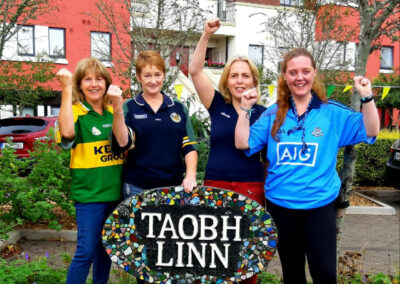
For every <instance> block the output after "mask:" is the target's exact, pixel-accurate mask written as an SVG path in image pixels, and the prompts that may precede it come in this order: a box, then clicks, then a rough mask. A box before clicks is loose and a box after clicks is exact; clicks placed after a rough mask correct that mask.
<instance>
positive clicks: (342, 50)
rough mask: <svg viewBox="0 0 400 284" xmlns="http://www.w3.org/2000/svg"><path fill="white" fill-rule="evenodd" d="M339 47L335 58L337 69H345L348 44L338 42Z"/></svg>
mask: <svg viewBox="0 0 400 284" xmlns="http://www.w3.org/2000/svg"><path fill="white" fill-rule="evenodd" d="M337 44H338V47H337V49H336V53H335V58H336V64H337V65H338V66H337V67H343V66H344V65H345V64H347V42H344V41H338V42H337Z"/></svg>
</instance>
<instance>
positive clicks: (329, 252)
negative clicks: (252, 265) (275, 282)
mask: <svg viewBox="0 0 400 284" xmlns="http://www.w3.org/2000/svg"><path fill="white" fill-rule="evenodd" d="M267 210H268V212H269V213H270V214H271V216H272V219H273V220H274V222H275V225H276V227H277V229H278V252H279V258H280V260H281V265H282V272H283V281H284V283H285V284H292V283H295V284H302V283H307V281H306V274H305V260H306V256H307V261H308V266H309V269H310V274H311V277H312V279H313V283H314V284H317V283H321V284H322V283H323V284H331V283H332V284H336V281H337V280H336V214H335V203H334V202H332V203H330V204H328V205H325V206H323V207H320V208H316V209H310V210H298V209H287V208H284V207H280V206H278V205H276V204H274V203H272V202H271V201H269V200H267Z"/></svg>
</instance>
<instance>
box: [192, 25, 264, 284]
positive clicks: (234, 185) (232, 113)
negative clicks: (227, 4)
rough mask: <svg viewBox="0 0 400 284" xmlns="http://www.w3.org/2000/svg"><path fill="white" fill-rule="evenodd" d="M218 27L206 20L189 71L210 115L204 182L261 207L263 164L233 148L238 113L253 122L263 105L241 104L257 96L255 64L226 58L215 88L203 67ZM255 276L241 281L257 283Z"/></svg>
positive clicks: (255, 156) (257, 78)
mask: <svg viewBox="0 0 400 284" xmlns="http://www.w3.org/2000/svg"><path fill="white" fill-rule="evenodd" d="M219 27H220V21H219V20H218V19H217V20H214V21H206V22H205V24H204V30H203V34H202V35H201V37H200V40H199V42H198V44H197V47H196V50H195V52H194V55H193V58H192V61H191V62H190V65H189V73H190V75H191V78H192V81H193V84H194V86H195V88H196V91H197V94H198V95H199V97H200V100H201V102H202V103H203V105H204V106H205V108H206V109H207V110H208V113H209V115H210V118H211V133H210V153H209V156H208V161H207V166H206V172H205V178H204V185H205V186H212V187H219V188H225V189H229V190H232V191H235V192H238V193H241V194H244V195H246V196H247V197H249V198H251V199H254V200H256V201H257V202H258V203H260V204H261V205H263V206H264V202H265V197H264V174H265V170H264V166H263V163H262V161H261V155H260V153H256V154H254V155H252V156H251V157H246V155H244V153H243V151H240V150H238V149H236V148H235V140H234V139H235V137H234V133H235V125H236V121H237V118H238V115H239V114H240V113H244V114H246V115H247V116H248V118H249V120H250V123H254V122H255V121H256V120H257V118H258V117H259V116H260V115H261V113H262V112H263V111H264V110H265V107H263V106H261V105H259V104H256V105H253V106H252V108H251V109H243V108H241V107H240V100H241V97H242V96H243V94H244V93H246V92H251V93H253V94H255V95H256V96H257V100H259V97H260V93H261V92H260V82H259V73H258V70H257V67H256V66H255V65H254V64H253V63H252V62H251V61H250V60H249V59H248V58H246V57H244V56H241V57H235V58H232V59H231V60H229V61H228V62H227V63H226V65H225V68H224V70H223V72H222V75H221V78H220V80H219V85H218V91H217V90H215V89H214V87H213V85H212V83H211V81H210V79H209V78H208V77H207V75H206V74H205V72H204V70H203V66H204V61H205V54H206V50H207V44H208V40H209V39H210V37H211V35H212V34H213V33H215V32H216V31H217V30H218V28H219ZM256 282H257V277H256V276H253V277H251V278H250V279H247V280H244V281H242V283H247V284H248V283H256Z"/></svg>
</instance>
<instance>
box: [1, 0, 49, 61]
mask: <svg viewBox="0 0 400 284" xmlns="http://www.w3.org/2000/svg"><path fill="white" fill-rule="evenodd" d="M52 9H54V6H53V5H51V3H50V0H35V1H32V0H0V59H2V57H3V51H4V46H5V44H6V42H7V41H9V40H10V39H11V38H12V37H13V36H15V35H16V34H17V33H18V31H19V30H20V28H21V26H23V25H25V24H27V23H28V22H29V21H30V20H33V19H35V18H36V17H37V16H39V15H41V14H43V13H46V12H49V11H51V10H52Z"/></svg>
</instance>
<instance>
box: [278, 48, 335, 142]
mask: <svg viewBox="0 0 400 284" xmlns="http://www.w3.org/2000/svg"><path fill="white" fill-rule="evenodd" d="M299 56H305V57H308V58H310V60H311V64H312V66H313V68H314V69H315V70H317V65H316V63H315V60H314V58H313V56H312V55H311V53H310V52H308V51H307V50H306V49H304V48H301V47H299V48H294V49H291V50H290V51H289V52H287V53H286V54H285V56H284V58H283V62H282V64H281V76H280V77H279V80H278V97H277V100H276V104H277V105H278V111H277V113H276V117H275V121H274V124H273V125H272V129H271V135H272V138H273V139H274V140H275V141H279V137H278V134H277V133H278V130H279V128H280V127H281V126H282V124H283V123H284V122H285V118H286V114H287V112H288V110H289V100H290V90H289V87H288V85H287V83H286V81H285V79H284V76H283V75H284V74H285V72H286V69H287V64H288V62H289V60H291V59H293V58H295V57H299ZM311 90H312V91H313V92H315V93H316V94H317V96H318V98H319V99H320V100H321V101H323V102H326V101H327V98H326V93H325V87H324V84H323V83H322V81H321V79H320V78H319V76H318V75H317V76H316V77H315V78H314V82H313V85H312V87H311Z"/></svg>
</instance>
